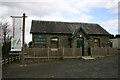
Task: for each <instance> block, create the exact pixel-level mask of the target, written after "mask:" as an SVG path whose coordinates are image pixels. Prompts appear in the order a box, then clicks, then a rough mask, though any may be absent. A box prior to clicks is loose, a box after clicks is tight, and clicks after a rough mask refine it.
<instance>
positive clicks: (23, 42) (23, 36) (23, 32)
mask: <svg viewBox="0 0 120 80" xmlns="http://www.w3.org/2000/svg"><path fill="white" fill-rule="evenodd" d="M25 17H27V16H25V13H23V30H22V64H23V65H24V64H25V58H24V44H25Z"/></svg>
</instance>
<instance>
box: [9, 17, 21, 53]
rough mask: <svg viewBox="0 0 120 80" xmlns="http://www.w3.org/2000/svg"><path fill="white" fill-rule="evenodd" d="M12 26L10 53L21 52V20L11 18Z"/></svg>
mask: <svg viewBox="0 0 120 80" xmlns="http://www.w3.org/2000/svg"><path fill="white" fill-rule="evenodd" d="M12 26H13V30H12V41H11V51H21V48H22V41H21V40H22V39H21V38H22V36H21V34H22V18H15V17H13V21H12Z"/></svg>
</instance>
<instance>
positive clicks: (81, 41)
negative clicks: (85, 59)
mask: <svg viewBox="0 0 120 80" xmlns="http://www.w3.org/2000/svg"><path fill="white" fill-rule="evenodd" d="M80 47H82V56H84V38H77V48H80Z"/></svg>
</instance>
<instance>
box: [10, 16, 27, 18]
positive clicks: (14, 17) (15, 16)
mask: <svg viewBox="0 0 120 80" xmlns="http://www.w3.org/2000/svg"><path fill="white" fill-rule="evenodd" d="M10 17H12V18H23V17H24V16H10ZM26 17H28V16H25V18H26Z"/></svg>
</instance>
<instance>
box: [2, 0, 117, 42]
mask: <svg viewBox="0 0 120 80" xmlns="http://www.w3.org/2000/svg"><path fill="white" fill-rule="evenodd" d="M23 13H26V15H27V16H28V17H27V18H26V23H25V24H26V25H25V42H27V43H28V42H29V41H32V35H31V34H30V29H31V21H32V20H45V21H64V22H84V23H97V24H99V25H100V26H102V27H103V28H104V29H105V30H107V31H108V32H109V33H110V34H114V35H116V34H118V0H20V1H18V0H1V2H0V20H3V19H4V20H7V21H9V22H10V24H11V26H10V27H9V28H10V29H12V18H11V17H10V16H22V15H23ZM11 33H12V32H11Z"/></svg>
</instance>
